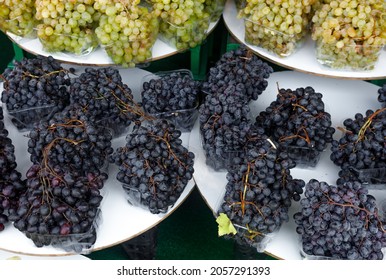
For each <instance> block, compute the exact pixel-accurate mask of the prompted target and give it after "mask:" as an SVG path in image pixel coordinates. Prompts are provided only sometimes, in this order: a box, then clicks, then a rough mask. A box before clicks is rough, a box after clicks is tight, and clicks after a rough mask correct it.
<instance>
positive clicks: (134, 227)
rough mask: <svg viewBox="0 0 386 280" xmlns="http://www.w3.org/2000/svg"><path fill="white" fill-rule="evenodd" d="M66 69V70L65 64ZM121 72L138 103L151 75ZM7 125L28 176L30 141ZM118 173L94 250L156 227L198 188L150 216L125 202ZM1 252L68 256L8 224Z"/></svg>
mask: <svg viewBox="0 0 386 280" xmlns="http://www.w3.org/2000/svg"><path fill="white" fill-rule="evenodd" d="M64 67H65V68H67V67H66V66H65V65H64ZM83 70H84V67H81V66H78V67H76V71H80V72H81V71H83ZM119 71H120V73H121V75H122V79H123V82H124V83H126V84H127V85H128V86H129V87H130V88H131V90H132V91H133V95H134V99H135V100H137V101H138V100H140V99H139V98H140V87H141V80H142V77H144V76H145V75H148V74H149V73H150V72H148V71H144V70H142V69H138V68H129V69H120V70H119ZM1 91H2V84H1V85H0V92H1ZM0 104H1V103H0ZM4 123H5V126H6V128H7V130H8V131H9V136H10V138H11V139H12V141H13V144H14V145H15V150H16V151H15V156H16V161H17V164H18V166H17V170H18V171H19V172H21V174H22V175H23V176H24V177H25V174H26V171H27V170H28V168H29V167H30V166H31V162H30V160H29V156H30V155H29V154H28V153H27V142H28V138H27V137H26V136H25V135H26V134H27V133H20V132H19V131H18V130H17V129H16V128H15V127H14V126H13V125H12V124H11V122H10V119H9V117H7V115H5V121H4ZM181 139H182V141H183V143H184V144H185V146H188V141H189V133H187V132H186V133H182V135H181ZM125 143H126V142H125V136H121V137H119V138H116V139H114V140H113V143H112V144H113V148H114V149H115V148H117V147H120V146H123V145H124V144H125ZM117 172H118V167H117V166H115V165H113V164H110V166H109V179H108V180H107V181H106V183H105V186H104V190H106V197H105V198H104V199H103V200H102V204H101V210H102V223H101V225H100V227H99V228H98V230H97V240H96V242H95V244H94V246H93V248H92V250H93V251H96V250H101V249H104V248H107V247H111V246H114V245H118V244H120V243H122V242H124V241H127V240H129V239H131V238H134V237H136V236H138V235H140V234H141V233H143V232H145V231H147V230H148V229H150V228H152V227H154V226H155V225H157V224H158V223H160V222H161V221H162V220H164V219H165V218H166V217H168V216H169V215H170V214H171V213H172V212H173V211H174V210H176V209H177V208H178V207H179V206H180V205H181V204H182V202H183V201H184V200H185V199H186V198H187V197H188V195H189V194H190V193H191V191H192V190H193V187H194V186H195V182H194V180H193V179H192V180H191V181H190V182H189V183H188V185H187V186H186V188H185V190H184V191H183V193H182V194H181V196H180V198H179V199H178V200H177V202H176V203H175V205H174V206H173V207H172V208H171V209H170V210H169V211H168V212H167V213H165V214H151V213H150V212H149V211H147V210H145V209H142V208H140V207H134V206H131V205H130V204H129V203H128V202H127V201H126V197H125V194H124V191H123V189H122V187H121V186H122V185H121V183H120V182H118V181H117V180H116V174H117ZM1 249H3V250H6V251H11V252H15V253H21V254H29V255H35V256H36V255H37V256H43V255H44V256H52V255H55V256H60V255H68V254H69V253H67V252H65V251H63V250H60V249H56V248H53V247H52V246H45V247H42V248H37V247H36V246H35V245H34V244H33V242H32V241H31V240H30V239H28V238H27V237H25V235H24V234H23V233H21V232H20V231H19V230H17V229H16V228H14V227H13V226H12V225H9V224H8V225H7V226H6V228H5V230H4V231H2V232H0V250H1Z"/></svg>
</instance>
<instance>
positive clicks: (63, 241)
mask: <svg viewBox="0 0 386 280" xmlns="http://www.w3.org/2000/svg"><path fill="white" fill-rule="evenodd" d="M101 223H102V215H101V210H100V209H99V210H98V212H97V215H96V217H95V219H94V221H93V224H92V225H91V227H90V229H89V230H88V231H87V232H84V233H77V234H68V235H54V234H35V233H25V234H26V236H27V237H28V238H30V239H31V240H32V241H33V242H34V243H35V244H36V245H37V246H38V245H39V246H40V245H43V246H49V245H51V246H53V247H55V248H58V249H62V250H64V251H66V252H71V253H77V254H80V253H81V254H87V253H89V252H90V251H91V249H92V248H93V246H94V243H95V241H96V238H97V230H98V228H99V226H100V225H101ZM39 246H38V247H39Z"/></svg>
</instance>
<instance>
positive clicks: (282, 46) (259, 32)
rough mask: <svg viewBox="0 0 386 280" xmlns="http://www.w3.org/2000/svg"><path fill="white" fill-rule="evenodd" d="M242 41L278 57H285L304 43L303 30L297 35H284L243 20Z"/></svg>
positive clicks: (245, 19)
mask: <svg viewBox="0 0 386 280" xmlns="http://www.w3.org/2000/svg"><path fill="white" fill-rule="evenodd" d="M244 26H245V32H244V40H245V42H246V43H248V44H251V45H253V46H257V47H261V48H263V49H265V50H267V51H269V52H271V53H272V54H275V55H277V56H279V57H286V56H289V55H291V54H293V53H294V52H295V51H297V50H298V49H299V48H300V47H301V46H302V44H303V43H304V37H305V34H306V32H305V30H304V31H303V32H302V33H299V34H296V33H294V34H286V33H284V32H281V31H279V30H275V29H272V28H270V27H267V26H264V25H262V24H260V23H258V22H255V21H253V20H251V19H248V18H244Z"/></svg>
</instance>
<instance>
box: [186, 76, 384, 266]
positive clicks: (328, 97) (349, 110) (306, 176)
mask: <svg viewBox="0 0 386 280" xmlns="http://www.w3.org/2000/svg"><path fill="white" fill-rule="evenodd" d="M268 83H269V84H268V87H267V89H266V90H265V91H264V92H263V93H262V95H260V96H259V98H258V100H257V101H254V102H252V104H251V111H252V116H253V119H254V118H255V117H256V116H257V114H258V113H259V112H260V111H262V110H265V108H266V107H267V106H268V105H269V104H270V103H271V102H272V101H274V100H275V99H276V94H277V83H278V85H279V87H280V88H289V89H296V88H298V87H306V86H312V87H313V88H314V89H315V91H316V92H320V93H322V94H323V100H324V102H325V104H326V111H327V112H329V113H330V114H331V117H332V125H333V127H335V128H336V127H337V126H343V124H342V123H343V120H344V119H346V118H352V117H354V115H355V113H358V112H359V113H363V114H364V113H365V111H366V110H367V109H378V108H380V107H381V104H380V103H379V102H378V101H377V96H378V93H377V90H378V88H379V87H378V86H376V85H373V84H370V83H369V82H364V81H357V80H339V79H332V78H326V77H321V76H315V75H310V74H305V73H301V72H297V71H283V72H275V73H273V74H271V76H270V78H269V79H268ZM340 136H341V132H340V131H336V132H335V134H334V138H335V139H338V138H339V137H340ZM200 141H201V140H200V132H199V121H198V120H197V122H196V123H195V126H194V128H193V130H192V132H191V135H190V141H189V147H190V148H191V149H192V150H194V151H196V161H195V165H194V168H195V173H194V176H193V177H194V179H195V181H196V184H197V187H198V189H199V191H200V193H201V195H202V197H203V198H204V200H205V201H206V203H207V204H208V206H209V207H210V209H211V210H212V211H213V212H214V217H213V222H215V212H216V209H217V207H218V205H219V203H221V202H222V199H223V195H224V191H225V185H226V183H227V180H226V172H216V171H214V170H213V169H212V168H211V167H209V166H207V165H206V164H205V154H204V151H203V149H202V146H201V142H200ZM330 153H331V152H330V146H329V147H328V148H327V150H326V151H325V152H323V154H322V156H321V159H320V161H319V163H318V165H317V166H316V167H315V168H309V169H301V168H294V169H291V175H293V177H294V178H299V179H303V180H304V181H305V182H306V183H307V182H308V181H309V180H310V179H312V178H314V179H317V180H319V181H325V182H327V183H329V184H336V180H337V178H338V172H339V168H338V167H337V166H335V165H334V163H333V162H332V161H331V160H330V158H329V156H330ZM370 193H371V194H373V195H374V196H375V197H376V198H377V201H382V200H384V199H385V198H386V189H385V190H370ZM299 209H300V205H299V202H293V205H292V206H291V208H290V211H289V217H290V221H289V222H288V223H285V224H283V226H282V228H281V229H280V231H279V232H278V234H277V235H276V236H275V237H274V239H273V241H272V242H271V243H269V244H268V246H267V248H266V250H265V252H266V253H268V254H270V255H272V256H274V257H277V258H281V259H290V260H296V259H301V257H300V254H299V248H298V234H297V233H296V231H295V228H296V225H295V222H294V220H293V214H294V213H295V212H298V210H299Z"/></svg>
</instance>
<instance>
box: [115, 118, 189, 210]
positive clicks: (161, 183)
mask: <svg viewBox="0 0 386 280" xmlns="http://www.w3.org/2000/svg"><path fill="white" fill-rule="evenodd" d="M180 136H181V131H179V130H177V129H176V128H175V126H174V125H173V124H171V123H169V122H167V121H166V120H162V119H155V120H149V121H145V122H138V123H137V124H136V125H135V126H134V128H133V131H132V132H131V133H130V134H128V135H127V137H126V144H125V146H123V147H119V148H117V149H116V151H115V152H114V154H113V155H112V156H111V158H110V160H111V161H112V162H113V163H115V164H116V165H117V166H118V167H119V172H118V174H117V180H118V181H119V182H121V183H122V187H123V189H124V191H125V193H126V195H127V200H128V202H129V203H131V204H133V205H136V206H142V207H144V208H145V209H147V210H149V211H150V212H151V213H153V214H159V213H165V212H167V211H168V210H169V209H170V207H172V206H173V205H174V203H175V202H176V201H177V199H178V198H179V197H180V195H181V193H182V192H183V190H184V189H185V187H186V185H187V183H188V182H189V181H190V180H191V179H192V178H193V173H194V168H193V163H194V157H195V155H194V153H192V152H190V151H189V150H188V149H187V148H185V147H184V146H183V145H182V140H181V139H180Z"/></svg>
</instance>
